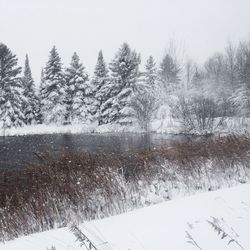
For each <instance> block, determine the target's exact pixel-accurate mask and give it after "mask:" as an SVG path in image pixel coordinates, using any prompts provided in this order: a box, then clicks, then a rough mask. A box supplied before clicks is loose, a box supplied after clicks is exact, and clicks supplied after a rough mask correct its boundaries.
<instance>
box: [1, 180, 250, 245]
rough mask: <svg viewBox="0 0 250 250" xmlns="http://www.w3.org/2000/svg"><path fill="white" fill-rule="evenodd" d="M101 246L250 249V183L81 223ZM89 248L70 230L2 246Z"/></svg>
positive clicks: (49, 232)
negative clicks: (80, 242)
mask: <svg viewBox="0 0 250 250" xmlns="http://www.w3.org/2000/svg"><path fill="white" fill-rule="evenodd" d="M79 228H80V229H81V230H82V232H83V233H84V234H85V235H86V236H88V237H89V238H90V240H91V241H92V243H93V244H94V245H95V246H96V247H97V249H102V250H103V249H114V250H128V249H130V250H142V249H144V250H145V249H147V250H166V249H171V250H189V249H190V250H192V249H203V250H206V249H207V250H223V249H229V250H230V249H231V250H237V249H250V237H249V235H250V184H243V185H240V186H238V187H234V188H228V189H222V190H219V191H214V192H208V193H203V194H198V195H194V196H190V197H186V198H180V199H175V200H172V201H167V202H163V203H161V204H158V205H153V206H150V207H147V208H143V209H138V210H135V211H133V212H128V213H126V214H121V215H118V216H114V217H110V218H107V219H103V220H96V221H91V222H86V223H85V224H82V225H80V226H79ZM52 246H54V247H55V248H56V250H74V249H79V250H80V249H85V248H84V247H80V244H79V242H76V238H75V236H74V235H73V233H72V232H70V230H69V229H68V228H62V229H57V230H51V231H48V232H43V233H38V234H33V235H30V236H26V237H21V238H19V239H16V240H14V241H9V242H6V243H5V244H3V243H0V249H1V250H17V249H18V250H34V249H36V250H47V249H52Z"/></svg>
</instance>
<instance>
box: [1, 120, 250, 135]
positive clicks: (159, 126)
mask: <svg viewBox="0 0 250 250" xmlns="http://www.w3.org/2000/svg"><path fill="white" fill-rule="evenodd" d="M184 130H185V129H184V128H183V127H182V125H181V123H180V121H178V120H176V119H173V118H170V117H168V118H165V119H162V120H160V119H156V120H153V121H152V123H151V126H150V130H149V132H152V133H162V134H180V133H183V132H184ZM122 132H126V133H144V132H145V131H144V130H142V129H141V128H140V126H139V125H138V124H133V125H126V126H125V125H119V124H113V123H111V124H104V125H101V126H98V125H97V124H96V123H87V124H85V123H75V124H71V125H59V124H48V125H46V124H35V125H28V126H23V127H13V128H8V129H5V130H3V129H0V136H21V135H37V134H58V133H60V134H65V133H71V134H80V133H122ZM211 132H212V133H215V134H245V133H249V134H250V118H243V117H239V118H235V117H234V118H231V117H229V118H225V119H224V120H223V122H222V124H220V126H217V127H215V128H214V129H213V131H205V130H204V131H195V130H194V131H190V132H189V133H190V134H197V135H201V134H206V133H211ZM186 133H187V132H186Z"/></svg>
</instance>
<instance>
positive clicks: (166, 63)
mask: <svg viewBox="0 0 250 250" xmlns="http://www.w3.org/2000/svg"><path fill="white" fill-rule="evenodd" d="M180 73H181V69H180V67H179V65H178V63H177V62H176V60H175V59H174V58H173V56H171V55H170V54H166V55H165V56H164V58H163V60H162V62H161V64H160V70H159V79H160V82H161V84H162V86H163V88H164V89H165V91H166V93H171V92H173V91H175V90H176V89H178V87H179V86H178V85H179V83H180V80H181V77H180Z"/></svg>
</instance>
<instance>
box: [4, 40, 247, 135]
mask: <svg viewBox="0 0 250 250" xmlns="http://www.w3.org/2000/svg"><path fill="white" fill-rule="evenodd" d="M140 64H141V58H140V54H139V53H137V52H136V51H135V50H132V49H131V48H130V46H129V45H128V44H127V43H123V44H122V45H121V46H120V48H119V50H118V51H117V53H116V54H115V56H114V58H113V60H112V61H111V62H110V63H109V64H107V63H106V62H105V60H104V57H103V53H102V51H100V52H99V54H98V58H97V63H96V66H95V69H94V72H93V75H92V76H91V77H90V75H89V74H88V73H87V72H86V69H85V67H84V66H83V65H82V63H81V61H80V58H79V56H78V55H77V53H76V52H75V53H74V54H73V56H72V59H71V62H70V65H69V66H67V67H63V64H62V61H61V58H60V55H59V53H58V51H57V48H56V47H55V46H54V47H53V48H52V49H51V51H50V52H49V58H48V61H47V63H46V65H45V67H44V68H43V69H42V72H41V82H40V85H39V89H38V90H37V89H36V85H35V82H34V79H33V77H32V72H31V68H30V64H29V58H28V55H26V58H25V64H24V69H23V71H22V69H21V67H19V66H18V59H17V57H16V55H14V54H13V53H12V52H11V50H10V49H9V48H8V47H7V46H6V45H5V44H2V43H1V44H0V120H1V122H2V124H1V125H2V126H4V127H6V128H8V127H13V126H15V127H16V126H23V125H25V124H27V125H30V124H42V123H45V124H50V123H57V124H71V123H74V122H94V121H95V122H97V123H98V125H101V124H107V123H119V124H132V123H134V122H139V124H140V125H141V127H142V128H143V129H146V130H147V129H148V124H149V123H150V120H151V119H152V117H154V116H157V112H158V111H159V107H161V106H164V105H167V106H169V107H173V106H176V105H177V106H179V107H180V106H181V105H180V100H182V102H181V104H183V103H185V105H186V106H187V104H188V105H191V106H192V105H193V103H194V102H193V101H190V100H193V99H194V98H196V100H197V97H199V98H203V99H209V100H210V102H203V104H204V103H205V104H206V103H210V104H209V105H211V101H212V102H213V103H215V104H216V105H217V106H216V109H217V111H220V112H217V116H237V115H238V116H239V115H240V116H250V41H242V42H240V43H239V44H237V45H234V44H232V43H228V45H227V46H226V48H225V51H224V52H222V53H216V54H214V55H213V56H211V57H210V58H209V59H208V60H207V61H206V62H205V64H204V65H202V66H200V65H197V64H196V63H195V62H193V61H192V60H190V59H182V58H181V57H180V56H179V55H178V53H177V50H176V49H175V48H174V46H170V48H169V49H168V51H167V52H166V53H165V55H164V57H163V59H162V61H161V62H160V64H159V66H157V64H156V62H155V60H154V58H153V57H152V56H150V57H149V58H148V60H147V61H146V64H145V65H144V69H143V70H141V69H140ZM183 99H185V100H189V102H187V101H186V102H183ZM171 110H172V112H173V114H172V115H173V116H174V115H177V114H178V112H177V113H176V110H177V109H173V108H172V109H171ZM173 110H175V111H173ZM183 110H184V112H183V113H185V112H188V111H189V109H186V111H185V107H184V109H183ZM179 111H180V109H179ZM175 113H176V114H175ZM179 114H180V112H179ZM182 115H183V114H182Z"/></svg>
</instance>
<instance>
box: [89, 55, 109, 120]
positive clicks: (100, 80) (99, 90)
mask: <svg viewBox="0 0 250 250" xmlns="http://www.w3.org/2000/svg"><path fill="white" fill-rule="evenodd" d="M108 84H109V77H108V69H107V67H106V63H105V61H104V59H103V54H102V51H100V52H99V54H98V59H97V63H96V66H95V70H94V76H93V79H92V81H91V89H92V90H91V97H92V103H91V109H90V112H91V115H92V117H94V119H96V120H97V121H98V124H99V125H100V123H101V118H100V116H101V113H100V111H101V106H102V104H103V103H104V102H105V101H106V100H107V98H108V92H109V90H108V89H107V85H108Z"/></svg>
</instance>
